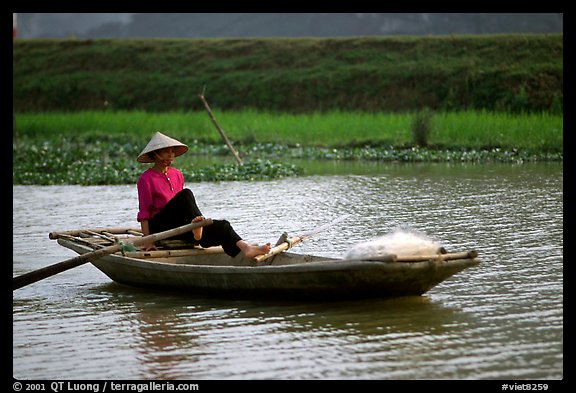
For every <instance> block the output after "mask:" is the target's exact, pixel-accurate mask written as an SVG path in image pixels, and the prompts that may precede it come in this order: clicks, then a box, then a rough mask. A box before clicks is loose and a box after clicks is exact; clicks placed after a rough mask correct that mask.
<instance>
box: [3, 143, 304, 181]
mask: <svg viewBox="0 0 576 393" xmlns="http://www.w3.org/2000/svg"><path fill="white" fill-rule="evenodd" d="M138 152H139V150H138V148H137V147H135V146H134V147H127V146H123V145H121V144H118V143H114V142H106V143H102V142H99V141H97V142H94V143H88V144H81V143H78V142H72V141H71V140H67V139H63V140H62V141H61V142H58V143H54V142H49V141H46V142H43V143H41V144H35V143H32V142H31V141H27V142H26V143H22V144H21V145H20V146H19V147H18V148H17V147H16V146H14V147H13V169H12V183H13V184H20V185H56V184H78V185H105V184H106V185H112V184H136V182H137V180H138V177H139V176H140V174H141V173H142V172H143V171H144V170H145V169H146V168H147V167H146V166H143V165H142V164H140V163H137V162H136V160H135V159H134V157H136V156H137V154H138ZM181 164H182V165H181V166H178V168H179V169H180V170H182V173H183V174H184V177H185V179H186V181H187V182H200V181H231V180H271V179H278V178H282V177H289V176H297V175H300V174H302V172H303V170H302V168H299V167H297V166H295V165H293V164H287V163H280V162H274V161H273V160H269V159H263V160H262V159H255V160H252V161H246V162H245V163H244V164H243V165H236V164H213V165H210V166H207V167H203V168H197V169H193V168H192V164H191V163H190V162H189V160H187V161H186V160H182V161H181Z"/></svg>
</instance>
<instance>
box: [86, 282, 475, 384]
mask: <svg viewBox="0 0 576 393" xmlns="http://www.w3.org/2000/svg"><path fill="white" fill-rule="evenodd" d="M90 292H91V293H92V296H94V297H95V298H100V299H106V300H105V301H91V302H90V305H89V308H91V310H90V312H92V313H94V314H100V313H105V312H106V311H107V310H109V309H110V308H113V309H116V310H122V315H123V317H122V319H123V323H122V324H123V325H125V326H131V329H132V330H133V331H134V333H135V334H136V335H137V336H138V338H137V339H134V342H133V344H132V345H133V346H134V348H133V349H134V350H135V351H136V352H137V359H138V362H139V363H140V367H139V368H140V369H142V370H145V371H143V374H142V377H146V378H150V377H153V378H155V379H183V378H210V375H211V373H212V372H213V370H212V368H213V367H218V368H219V369H220V370H222V369H223V368H224V369H225V370H226V372H225V373H224V374H223V375H221V378H243V377H246V376H250V378H254V372H255V371H256V370H258V364H254V363H255V362H256V363H261V364H266V363H269V362H275V363H277V364H281V365H282V367H281V368H282V370H281V371H279V370H275V371H274V372H270V371H264V370H266V368H263V369H262V370H261V371H260V372H257V374H258V376H256V378H278V373H279V372H280V373H285V374H286V377H287V378H288V377H295V378H308V377H309V378H312V377H319V375H315V373H316V372H318V371H314V370H315V369H316V368H314V369H309V370H308V374H304V375H300V376H298V375H293V373H292V372H290V371H289V370H301V371H300V373H301V372H303V370H304V369H305V368H306V367H305V366H304V365H305V364H307V363H308V362H310V361H311V356H314V357H317V359H318V361H320V362H324V363H332V362H335V364H334V365H335V366H336V365H338V364H340V363H341V362H342V361H345V362H346V361H349V358H350V357H351V356H352V357H357V356H360V357H362V356H371V357H373V356H374V354H376V353H382V354H387V355H386V357H388V356H390V354H389V352H390V351H392V352H393V353H394V351H395V352H398V351H400V352H402V353H409V352H413V351H416V352H417V351H420V350H423V349H425V348H424V347H426V346H428V345H429V344H430V342H431V340H432V339H433V338H434V337H435V336H436V337H439V338H440V340H442V339H443V337H444V336H446V335H451V334H459V332H461V331H462V330H465V329H467V327H468V326H470V325H471V324H472V323H473V319H474V317H473V316H472V315H469V314H468V313H466V312H463V311H461V310H457V309H455V308H453V307H446V306H443V305H442V304H440V303H436V302H433V301H431V300H430V299H429V298H428V297H425V296H414V297H403V298H394V299H370V300H363V301H360V302H358V301H337V302H312V303H311V302H305V303H302V302H296V301H283V302H278V301H275V302H273V303H272V302H269V301H266V300H238V301H234V300H224V299H207V298H191V297H189V296H186V295H182V294H170V293H168V294H166V293H163V295H162V297H161V298H160V297H159V295H158V294H157V293H153V292H152V293H151V292H149V291H147V290H144V289H137V288H129V287H124V286H121V285H117V284H105V285H100V286H96V287H94V288H92V289H91V290H90ZM400 347H402V350H400V349H399V348H400ZM230 348H234V351H233V352H232V351H231V349H230ZM265 348H275V351H273V352H270V351H269V350H267V349H265ZM428 349H429V348H428ZM397 355H398V354H397ZM243 358H246V359H250V363H249V364H246V363H245V361H242V359H243ZM354 376H358V375H356V374H355V373H352V374H350V377H354ZM323 377H329V376H328V375H324V376H323Z"/></svg>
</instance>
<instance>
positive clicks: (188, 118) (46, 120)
mask: <svg viewBox="0 0 576 393" xmlns="http://www.w3.org/2000/svg"><path fill="white" fill-rule="evenodd" d="M213 112H214V115H215V117H216V119H217V121H218V123H219V124H220V126H221V127H222V128H223V129H224V131H225V132H226V134H227V136H228V138H229V139H231V140H232V141H233V143H235V144H238V145H248V144H254V143H259V144H265V143H273V144H282V145H291V146H295V145H301V146H310V147H351V146H364V145H371V146H396V147H398V146H407V145H412V144H414V143H413V142H414V141H413V135H412V130H411V127H412V122H413V119H414V117H415V116H416V113H402V114H398V113H365V112H343V111H331V112H328V113H318V112H315V113H310V114H287V113H271V112H262V111H255V110H250V109H249V110H243V111H216V110H214V111H213ZM16 125H17V130H18V133H19V135H20V136H21V137H24V136H26V137H29V138H32V139H39V140H47V139H58V138H61V137H63V136H66V137H67V138H70V139H74V138H79V137H82V138H84V139H87V140H90V139H98V140H101V141H106V140H110V139H114V140H119V139H122V138H124V140H125V143H126V144H133V145H135V146H140V147H143V146H144V145H145V144H146V142H147V141H148V140H149V138H150V137H151V136H152V135H153V133H154V132H156V131H162V132H164V133H166V134H167V135H170V136H172V137H174V138H177V139H180V140H182V141H183V142H185V143H187V144H189V145H191V149H192V152H194V144H195V143H196V142H202V143H208V144H220V143H221V139H220V136H219V134H218V132H217V131H216V128H215V126H214V124H213V123H212V122H211V121H210V118H209V117H208V114H207V113H206V112H205V111H204V112H200V111H198V112H170V113H149V112H144V111H134V112H127V111H116V112H113V111H103V112H96V111H81V112H72V113H64V112H45V113H18V114H16ZM430 126H431V133H430V136H429V140H428V144H429V145H430V146H432V147H437V148H448V149H450V148H454V149H461V148H474V149H479V148H502V149H520V150H529V151H531V152H539V151H540V152H562V150H563V116H561V115H554V114H545V113H524V114H503V113H492V112H487V111H463V112H439V113H433V115H432V118H431V125H430ZM195 141H196V142H195ZM198 153H200V152H198Z"/></svg>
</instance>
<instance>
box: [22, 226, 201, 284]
mask: <svg viewBox="0 0 576 393" xmlns="http://www.w3.org/2000/svg"><path fill="white" fill-rule="evenodd" d="M210 224H212V220H211V219H209V218H207V219H205V220H203V221H198V222H192V223H190V224H186V225H183V226H181V227H178V228H174V229H169V230H167V231H164V232H158V233H153V234H151V235H148V236H143V237H138V238H135V239H130V240H127V241H126V242H125V243H124V244H126V243H131V244H133V245H135V246H137V245H140V244H145V243H151V242H155V241H158V240H162V239H167V238H169V237H173V236H178V235H181V234H183V233H186V232H189V231H191V230H192V229H194V228H198V227H203V226H206V225H210ZM121 249H122V245H121V244H115V245H113V246H109V247H105V248H101V249H99V250H96V251H92V252H88V253H86V254H82V255H79V256H77V257H74V258H71V259H67V260H65V261H62V262H58V263H55V264H53V265H50V266H46V267H43V268H41V269H38V270H34V271H31V272H28V273H24V274H22V275H20V276H18V277H14V278H12V290H15V289H19V288H22V287H24V286H26V285H28V284H32V283H34V282H36V281H40V280H42V279H44V278H47V277H50V276H53V275H55V274H58V273H61V272H63V271H66V270H68V269H72V268H74V267H77V266H80V265H82V264H84V263H86V262H90V261H94V260H96V259H98V258H102V257H103V256H106V255H109V254H113V253H115V252H117V251H120V250H121Z"/></svg>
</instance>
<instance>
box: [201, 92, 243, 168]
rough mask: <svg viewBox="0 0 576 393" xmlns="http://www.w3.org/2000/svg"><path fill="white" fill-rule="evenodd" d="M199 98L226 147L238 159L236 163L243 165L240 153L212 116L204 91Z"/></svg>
mask: <svg viewBox="0 0 576 393" xmlns="http://www.w3.org/2000/svg"><path fill="white" fill-rule="evenodd" d="M199 97H200V99H201V100H202V102H203V103H204V107H205V108H206V110H207V111H208V115H209V116H210V119H211V120H212V123H214V125H215V126H216V129H217V130H218V132H219V133H220V136H221V137H222V140H224V143H226V146H228V149H230V152H231V153H232V155H233V156H234V158H235V159H236V162H237V163H238V165H242V160H241V159H240V156H239V155H238V152H236V150H235V149H234V147H233V146H232V144H231V143H230V141H229V140H228V138H227V137H226V134H224V130H222V127H220V125H219V124H218V122H217V121H216V118H215V117H214V115H213V114H212V110H210V106H209V105H208V103H207V102H206V99H205V98H204V91H202V93H201V94H200V95H199Z"/></svg>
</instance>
